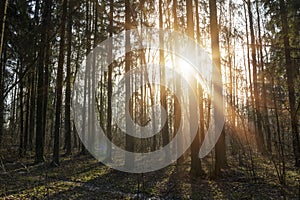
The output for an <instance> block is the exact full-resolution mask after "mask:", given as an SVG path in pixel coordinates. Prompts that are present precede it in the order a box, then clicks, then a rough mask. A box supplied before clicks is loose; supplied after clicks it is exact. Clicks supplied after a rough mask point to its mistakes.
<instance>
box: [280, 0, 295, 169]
mask: <svg viewBox="0 0 300 200" xmlns="http://www.w3.org/2000/svg"><path fill="white" fill-rule="evenodd" d="M279 3H280V17H281V24H282V33H283V45H284V56H285V69H286V77H287V86H288V96H289V104H290V118H291V128H292V137H293V151H294V155H295V166H297V167H300V144H299V132H298V124H297V123H298V119H297V108H296V98H295V86H294V71H293V65H292V61H291V50H290V49H291V47H290V42H289V40H290V37H289V27H288V18H287V10H286V4H285V2H284V0H280V1H279Z"/></svg>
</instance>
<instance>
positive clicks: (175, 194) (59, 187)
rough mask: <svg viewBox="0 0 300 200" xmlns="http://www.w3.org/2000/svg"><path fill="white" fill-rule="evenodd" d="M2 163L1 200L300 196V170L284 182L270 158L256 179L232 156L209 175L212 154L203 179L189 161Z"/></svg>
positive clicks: (289, 172)
mask: <svg viewBox="0 0 300 200" xmlns="http://www.w3.org/2000/svg"><path fill="white" fill-rule="evenodd" d="M1 162H2V163H0V164H1V169H0V170H1V171H0V199H149V200H150V199H151V200H155V199H299V196H298V193H299V183H298V178H299V177H300V176H299V171H297V169H296V168H294V167H292V166H288V167H287V177H286V179H287V181H286V186H281V185H280V184H279V181H278V179H277V176H276V171H275V168H274V165H273V164H272V162H270V161H268V160H267V159H262V158H260V159H256V160H255V165H254V166H255V171H256V175H255V177H253V176H250V173H249V169H248V168H249V167H245V166H241V167H239V166H238V164H237V163H236V162H235V159H234V158H232V157H230V158H229V159H228V165H229V166H228V168H227V169H225V170H224V171H223V173H222V174H223V175H222V178H218V179H211V178H210V177H211V174H212V172H211V171H212V170H211V168H212V167H211V161H210V158H208V159H207V160H205V161H204V162H203V166H204V171H205V174H204V175H203V176H201V177H199V178H192V177H191V176H190V174H189V161H187V162H186V163H185V164H183V165H182V166H181V167H180V168H176V166H175V164H173V165H171V166H169V167H166V168H164V169H161V170H159V171H156V172H151V173H146V174H129V173H124V172H120V171H116V170H113V169H110V168H109V167H107V166H104V165H103V164H101V163H99V162H98V161H97V160H95V159H93V158H91V157H89V156H73V157H64V158H62V161H61V165H60V166H59V167H50V166H49V163H47V162H46V163H44V164H39V165H33V164H32V163H33V160H30V159H27V160H22V161H15V162H12V161H10V162H5V161H3V160H2V161H1Z"/></svg>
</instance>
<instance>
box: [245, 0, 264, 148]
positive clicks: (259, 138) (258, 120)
mask: <svg viewBox="0 0 300 200" xmlns="http://www.w3.org/2000/svg"><path fill="white" fill-rule="evenodd" d="M247 5H248V13H249V25H250V38H251V44H250V47H251V56H252V67H253V69H252V70H253V94H254V106H255V107H254V110H255V124H256V126H255V127H256V135H255V136H256V142H257V147H258V150H259V151H260V152H261V153H264V152H265V144H264V136H263V132H262V124H261V121H262V117H261V113H260V107H259V104H260V103H259V102H260V100H259V93H258V81H257V61H256V47H255V36H254V28H253V16H252V10H251V2H250V0H248V3H247Z"/></svg>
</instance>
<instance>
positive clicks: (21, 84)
mask: <svg viewBox="0 0 300 200" xmlns="http://www.w3.org/2000/svg"><path fill="white" fill-rule="evenodd" d="M19 62H20V61H18V67H19V74H18V75H19V80H20V82H19V90H20V92H19V105H20V119H19V120H20V121H19V123H20V145H19V156H20V157H23V155H24V154H23V152H24V108H23V88H24V86H23V80H22V79H21V78H20V75H21V74H22V73H23V72H22V67H23V66H22V64H20V63H19Z"/></svg>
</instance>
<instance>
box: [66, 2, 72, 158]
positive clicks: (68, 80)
mask: <svg viewBox="0 0 300 200" xmlns="http://www.w3.org/2000/svg"><path fill="white" fill-rule="evenodd" d="M71 11H72V1H69V11H68V27H67V29H68V35H67V40H68V47H67V66H66V68H67V70H66V72H67V74H66V91H65V148H66V155H70V154H71V153H72V149H71V144H72V143H71V55H72V48H71V47H72V13H71Z"/></svg>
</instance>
